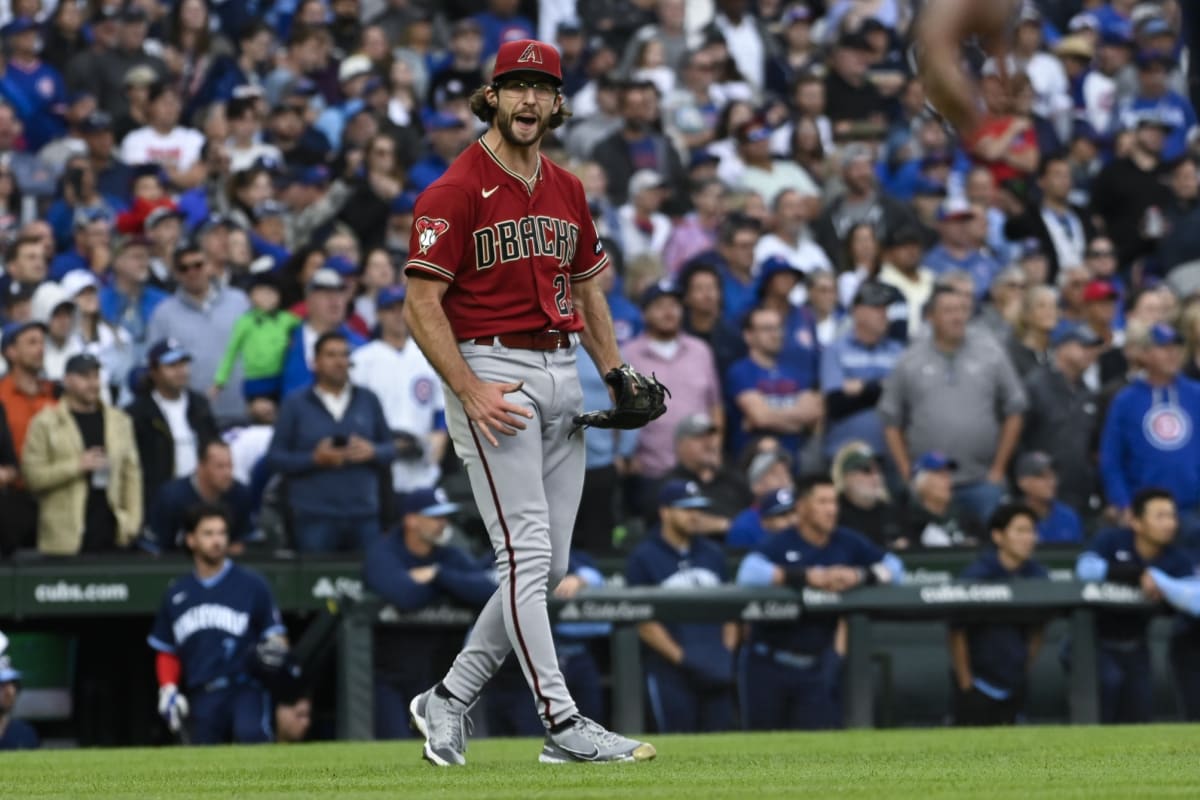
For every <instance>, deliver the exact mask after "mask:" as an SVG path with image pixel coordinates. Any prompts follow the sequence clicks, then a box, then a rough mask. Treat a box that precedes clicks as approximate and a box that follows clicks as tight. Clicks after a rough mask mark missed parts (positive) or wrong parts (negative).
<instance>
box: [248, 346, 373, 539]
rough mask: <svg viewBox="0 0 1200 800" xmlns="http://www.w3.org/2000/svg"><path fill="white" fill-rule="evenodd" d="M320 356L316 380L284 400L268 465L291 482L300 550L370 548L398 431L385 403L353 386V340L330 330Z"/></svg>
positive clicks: (289, 490)
mask: <svg viewBox="0 0 1200 800" xmlns="http://www.w3.org/2000/svg"><path fill="white" fill-rule="evenodd" d="M313 353H314V356H313V362H314V370H313V371H314V376H315V381H314V383H313V385H312V386H310V387H308V388H306V389H301V390H299V391H296V392H293V393H292V394H290V395H288V396H287V397H285V398H284V400H283V403H282V404H281V405H280V407H279V417H278V419H276V421H275V433H274V435H273V436H272V438H271V447H270V449H269V450H268V451H267V463H268V465H269V466H270V468H271V469H272V470H274V471H276V472H279V473H281V474H282V475H283V476H284V478H285V480H286V481H287V495H288V507H289V509H290V510H291V512H292V530H293V534H294V539H295V543H296V549H297V550H299V551H300V552H303V553H329V552H334V551H337V550H365V549H366V548H367V547H368V546H369V545H370V544H371V543H372V542H373V541H374V540H375V539H376V538H378V536H379V529H380V512H381V506H380V493H381V486H382V485H383V484H382V483H381V481H386V482H387V483H389V484H390V482H391V481H390V477H391V476H390V474H388V473H386V472H385V468H386V467H388V466H390V465H391V463H392V460H393V459H394V458H395V444H394V442H393V439H392V432H391V430H390V429H389V427H388V424H387V418H386V417H385V416H384V414H383V407H382V406H381V405H380V403H379V398H378V397H376V396H375V394H374V393H373V392H371V391H370V390H369V389H364V388H362V387H361V386H353V385H351V383H350V342H349V340H348V339H347V338H346V337H345V336H344V335H342V334H340V333H338V332H336V331H331V332H328V333H323V334H321V336H320V337H318V339H317V341H316V344H315V345H314V346H313ZM389 488H390V486H389Z"/></svg>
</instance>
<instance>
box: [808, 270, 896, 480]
mask: <svg viewBox="0 0 1200 800" xmlns="http://www.w3.org/2000/svg"><path fill="white" fill-rule="evenodd" d="M895 301H896V291H895V290H894V289H892V288H891V287H890V286H887V285H885V284H882V283H877V282H875V281H868V282H866V283H864V284H862V285H861V286H860V287H859V289H858V291H857V292H856V293H855V295H854V304H853V306H852V308H851V311H850V319H851V324H850V326H849V328H848V329H847V330H846V331H844V332H843V333H841V334H839V335H838V337H837V338H836V339H835V340H834V341H833V343H832V344H831V345H829V346H828V347H826V348H824V349H823V350H822V351H821V389H822V391H823V392H824V394H825V409H826V414H827V415H828V421H829V424H828V428H827V430H826V432H825V443H824V446H825V453H826V455H828V456H830V457H832V456H833V454H834V453H836V452H837V451H838V450H840V449H841V447H842V446H843V445H845V444H846V443H847V442H849V441H851V440H855V439H860V440H863V441H865V442H867V444H868V445H869V446H870V447H871V448H872V449H874V450H876V451H882V450H883V448H884V440H883V423H882V422H881V421H880V418H879V415H878V414H877V413H875V404H876V403H878V402H879V398H880V396H881V395H882V394H883V382H884V380H885V379H886V378H887V376H888V375H890V374H891V372H892V370H893V369H895V367H896V363H897V362H898V361H899V360H900V356H901V354H902V353H903V352H904V345H903V344H901V343H900V342H898V341H896V340H895V339H892V338H890V337H889V336H888V310H889V309H890V308H891V307H892V305H893V304H894V303H895Z"/></svg>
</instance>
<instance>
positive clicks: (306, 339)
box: [280, 258, 366, 397]
mask: <svg viewBox="0 0 1200 800" xmlns="http://www.w3.org/2000/svg"><path fill="white" fill-rule="evenodd" d="M331 262H334V263H331ZM336 262H343V263H346V264H349V262H345V260H344V259H339V258H331V259H328V260H327V261H326V265H325V266H322V267H320V268H319V269H318V270H317V271H316V272H315V273H313V276H312V278H310V279H309V281H308V285H307V286H306V287H305V294H304V313H303V314H301V315H300V316H301V317H303V319H304V322H303V324H301V325H300V326H298V327H296V328H295V329H293V331H292V337H291V341H290V342H289V343H288V349H287V353H286V355H285V356H284V359H283V379H282V383H281V386H280V390H281V392H282V396H283V397H287V396H288V395H289V394H291V393H292V392H294V391H296V390H297V389H302V388H304V387H306V386H308V385H310V384H311V383H312V380H313V372H312V364H313V361H314V359H315V355H316V354H315V352H314V348H315V346H316V343H317V339H318V338H320V337H321V336H322V335H324V334H326V333H332V332H334V331H337V332H338V333H340V334H342V335H343V336H344V337H345V339H346V341H348V342H349V343H350V346H351V349H357V348H359V347H361V346H362V345H364V344H366V340H365V339H363V337H361V336H359V335H358V334H357V333H355V332H354V331H353V330H351V329H350V328H349V327H348V326H347V325H346V321H345V320H346V311H347V306H348V303H349V297H348V289H349V286H348V285H347V283H346V279H345V277H343V276H342V274H340V272H339V271H338V270H339V268H340V265H339V264H338V263H336ZM350 268H351V269H353V266H352V265H351V266H350ZM293 310H294V309H293Z"/></svg>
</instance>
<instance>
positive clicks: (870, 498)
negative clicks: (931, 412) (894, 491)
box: [831, 440, 904, 548]
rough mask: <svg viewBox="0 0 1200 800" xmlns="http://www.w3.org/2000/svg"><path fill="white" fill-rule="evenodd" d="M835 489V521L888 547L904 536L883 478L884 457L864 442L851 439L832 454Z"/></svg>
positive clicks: (901, 517)
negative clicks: (836, 499)
mask: <svg viewBox="0 0 1200 800" xmlns="http://www.w3.org/2000/svg"><path fill="white" fill-rule="evenodd" d="M831 474H832V476H833V484H834V486H835V487H836V488H837V491H838V520H839V521H840V523H841V524H842V525H843V526H845V527H846V528H849V529H850V530H852V531H857V532H858V533H861V534H862V535H863V536H865V537H867V538H868V539H870V540H871V541H872V542H874V543H875V544H876V545H877V546H879V547H883V548H888V547H891V546H892V543H893V542H895V541H896V540H897V539H900V538H902V537H903V535H904V524H903V521H904V514H903V511H902V509H901V507H900V506H899V505H897V504H896V503H894V502H893V501H892V497H891V494H890V493H889V492H888V488H887V482H886V481H885V480H884V474H883V459H882V458H880V457H879V456H878V455H876V453H875V451H874V450H873V449H871V446H870V445H868V444H867V443H866V442H864V441H861V440H860V441H850V442H847V443H846V444H845V445H843V446H842V448H841V449H840V450H838V452H837V453H836V454H835V455H834V457H833V468H832V473H831Z"/></svg>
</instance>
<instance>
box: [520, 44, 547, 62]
mask: <svg viewBox="0 0 1200 800" xmlns="http://www.w3.org/2000/svg"><path fill="white" fill-rule="evenodd" d="M517 63H518V64H541V63H542V48H540V47H538V46H537V45H536V44H530V45H528V46H527V47H526V48H525V50H524V51H523V52H522V53H521V55H520V56H519V57H518V58H517Z"/></svg>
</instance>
